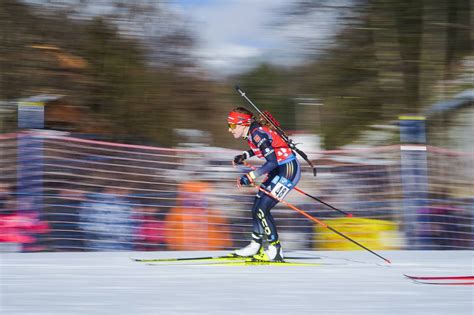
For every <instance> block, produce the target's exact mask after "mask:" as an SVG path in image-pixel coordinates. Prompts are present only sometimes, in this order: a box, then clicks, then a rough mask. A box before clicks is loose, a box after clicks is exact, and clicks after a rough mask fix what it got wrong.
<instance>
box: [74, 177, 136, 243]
mask: <svg viewBox="0 0 474 315" xmlns="http://www.w3.org/2000/svg"><path fill="white" fill-rule="evenodd" d="M103 187H104V188H102V191H101V192H99V193H93V194H90V195H89V196H88V198H87V200H86V201H84V202H83V203H81V206H80V208H79V218H80V221H79V222H80V227H81V229H82V231H83V235H84V244H85V247H86V249H90V250H133V242H134V241H135V235H136V226H137V219H136V217H135V213H134V211H133V207H132V205H131V203H130V201H129V200H128V199H127V195H126V193H127V190H126V189H124V188H118V187H112V186H108V185H104V186H103Z"/></svg>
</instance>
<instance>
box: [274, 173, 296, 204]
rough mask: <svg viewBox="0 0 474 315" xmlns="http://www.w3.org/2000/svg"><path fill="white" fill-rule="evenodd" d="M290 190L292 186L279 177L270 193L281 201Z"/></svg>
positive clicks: (286, 180)
mask: <svg viewBox="0 0 474 315" xmlns="http://www.w3.org/2000/svg"><path fill="white" fill-rule="evenodd" d="M291 188H293V184H292V183H291V182H290V181H289V180H288V179H286V178H284V177H281V178H280V180H279V181H278V182H277V183H276V185H275V187H273V189H272V190H271V192H270V193H271V194H272V195H273V196H275V197H277V198H278V199H283V198H285V196H286V195H287V194H288V193H289V192H290V190H291Z"/></svg>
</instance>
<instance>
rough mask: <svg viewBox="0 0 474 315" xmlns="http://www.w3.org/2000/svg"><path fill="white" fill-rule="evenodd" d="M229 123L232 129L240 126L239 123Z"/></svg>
mask: <svg viewBox="0 0 474 315" xmlns="http://www.w3.org/2000/svg"><path fill="white" fill-rule="evenodd" d="M228 125H229V128H230V129H232V130H234V129H235V128H237V126H238V125H237V124H233V123H229V124H228Z"/></svg>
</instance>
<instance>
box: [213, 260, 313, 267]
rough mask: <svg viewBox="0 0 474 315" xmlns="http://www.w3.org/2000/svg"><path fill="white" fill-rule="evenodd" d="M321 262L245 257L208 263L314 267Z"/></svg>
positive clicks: (216, 264)
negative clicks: (237, 259) (238, 259)
mask: <svg viewBox="0 0 474 315" xmlns="http://www.w3.org/2000/svg"><path fill="white" fill-rule="evenodd" d="M321 265H322V264H321V263H311V262H295V261H288V260H285V261H264V260H256V259H246V260H244V261H228V262H220V263H219V262H218V263H213V264H210V265H209V266H236V267H240V266H278V267H296V266H298V267H315V266H321Z"/></svg>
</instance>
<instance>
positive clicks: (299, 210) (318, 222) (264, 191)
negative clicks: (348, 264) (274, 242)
mask: <svg viewBox="0 0 474 315" xmlns="http://www.w3.org/2000/svg"><path fill="white" fill-rule="evenodd" d="M252 186H253V187H256V188H257V189H258V190H260V191H261V192H263V193H264V194H267V195H268V196H270V197H272V198H273V199H276V200H278V201H279V202H281V203H283V204H284V205H286V206H287V207H289V208H291V209H293V210H295V211H297V212H299V213H301V214H302V215H304V216H305V217H307V218H308V219H310V220H311V221H313V222H316V223H317V224H319V225H321V226H322V227H325V228H327V229H329V230H331V231H333V232H334V233H336V234H337V235H339V236H342V237H343V238H345V239H346V240H348V241H350V242H352V243H354V244H356V245H357V246H359V247H361V248H363V249H365V250H366V251H368V252H370V253H372V254H374V255H375V256H377V257H379V258H381V259H383V260H384V261H386V262H388V263H389V264H391V263H392V262H391V261H390V260H388V259H387V258H385V257H383V256H381V255H379V254H377V253H376V252H374V251H373V250H371V249H369V248H367V247H366V246H364V245H362V244H361V243H359V242H357V241H356V240H354V239H352V238H350V237H349V236H347V235H345V234H343V233H341V232H339V231H338V230H336V229H335V228H333V227H330V226H329V225H327V224H326V223H324V222H323V221H321V220H319V219H316V218H315V217H313V216H311V215H309V214H308V213H306V212H305V211H303V210H301V209H299V208H297V207H295V206H294V205H292V204H291V203H289V202H286V201H285V200H283V199H281V198H278V197H276V196H274V195H272V194H271V193H270V192H268V191H266V190H265V189H262V188H261V187H259V186H257V185H255V184H254V183H252Z"/></svg>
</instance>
